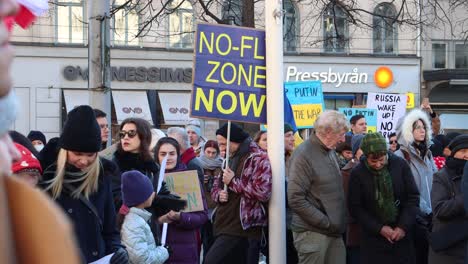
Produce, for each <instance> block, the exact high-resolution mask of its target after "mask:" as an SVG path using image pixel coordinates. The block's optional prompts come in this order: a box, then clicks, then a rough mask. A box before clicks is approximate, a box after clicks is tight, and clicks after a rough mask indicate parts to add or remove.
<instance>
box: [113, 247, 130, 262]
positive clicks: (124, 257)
mask: <svg viewBox="0 0 468 264" xmlns="http://www.w3.org/2000/svg"><path fill="white" fill-rule="evenodd" d="M128 261H129V260H128V253H127V250H126V249H125V248H123V247H121V248H119V249H117V251H115V252H114V255H113V256H112V258H111V259H110V264H128Z"/></svg>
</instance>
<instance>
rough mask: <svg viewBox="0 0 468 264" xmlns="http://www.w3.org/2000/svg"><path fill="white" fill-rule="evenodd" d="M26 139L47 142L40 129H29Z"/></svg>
mask: <svg viewBox="0 0 468 264" xmlns="http://www.w3.org/2000/svg"><path fill="white" fill-rule="evenodd" d="M28 139H29V140H31V142H32V141H34V140H40V141H42V144H43V145H45V144H46V143H47V141H46V137H45V135H44V134H43V133H42V132H41V131H37V130H31V131H30V132H29V134H28Z"/></svg>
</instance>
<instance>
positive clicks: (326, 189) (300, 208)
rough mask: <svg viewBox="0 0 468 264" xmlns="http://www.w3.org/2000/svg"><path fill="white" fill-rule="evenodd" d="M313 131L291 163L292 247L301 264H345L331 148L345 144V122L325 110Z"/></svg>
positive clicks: (341, 203)
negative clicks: (294, 248) (295, 250)
mask: <svg viewBox="0 0 468 264" xmlns="http://www.w3.org/2000/svg"><path fill="white" fill-rule="evenodd" d="M314 127H315V130H314V132H313V133H312V135H311V136H310V138H309V139H308V140H306V141H304V143H302V144H301V145H299V147H297V148H296V150H295V151H294V152H293V155H292V157H291V160H290V167H289V172H288V173H289V182H288V202H289V206H290V208H291V210H292V223H291V230H292V231H293V236H294V246H295V247H296V249H297V252H298V257H299V263H308V264H311V263H323V264H328V263H330V264H341V263H343V264H344V263H345V262H346V251H345V246H344V244H343V238H342V234H343V233H344V231H345V214H346V209H345V196H344V191H343V184H342V179H341V173H340V168H339V167H338V160H337V157H336V153H335V148H336V146H337V145H338V144H339V143H341V142H344V141H345V133H346V131H348V129H349V122H348V121H347V120H346V117H345V116H344V115H343V114H341V113H339V112H337V111H325V112H323V113H321V114H320V115H319V117H318V118H317V120H316V121H315V125H314Z"/></svg>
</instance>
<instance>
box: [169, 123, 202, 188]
mask: <svg viewBox="0 0 468 264" xmlns="http://www.w3.org/2000/svg"><path fill="white" fill-rule="evenodd" d="M167 136H168V137H171V138H173V139H175V140H176V141H177V143H179V145H180V160H181V161H182V163H183V164H185V165H186V166H187V169H188V170H196V171H197V173H198V179H199V180H200V182H201V183H203V181H204V178H205V176H204V172H203V167H202V165H201V163H200V160H198V158H197V155H196V154H195V151H194V150H193V148H192V147H191V146H190V141H189V136H188V134H187V131H186V130H185V129H184V128H181V127H170V128H168V129H167Z"/></svg>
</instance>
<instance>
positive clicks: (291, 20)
mask: <svg viewBox="0 0 468 264" xmlns="http://www.w3.org/2000/svg"><path fill="white" fill-rule="evenodd" d="M283 9H284V11H285V12H286V13H285V15H284V20H283V42H284V43H283V45H284V50H285V51H296V45H297V44H296V41H297V31H298V29H297V23H296V14H297V12H296V9H295V8H294V5H293V3H291V0H285V1H284V2H283Z"/></svg>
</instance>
